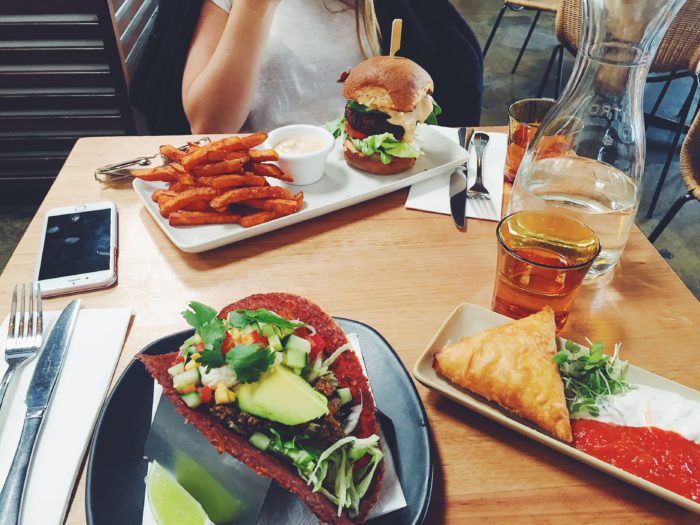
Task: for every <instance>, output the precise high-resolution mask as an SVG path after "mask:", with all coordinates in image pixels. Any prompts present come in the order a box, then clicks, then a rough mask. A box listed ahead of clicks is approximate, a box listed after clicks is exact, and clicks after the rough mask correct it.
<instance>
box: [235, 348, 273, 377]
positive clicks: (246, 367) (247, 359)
mask: <svg viewBox="0 0 700 525" xmlns="http://www.w3.org/2000/svg"><path fill="white" fill-rule="evenodd" d="M226 362H227V363H228V365H229V366H230V367H231V368H233V370H234V372H236V376H237V377H238V381H240V382H241V383H253V382H255V381H257V380H258V379H260V376H261V375H262V374H263V373H264V372H265V371H266V370H267V369H268V368H270V366H272V363H274V362H275V352H274V351H272V350H270V349H269V348H267V347H262V346H260V345H259V344H253V345H236V346H234V347H233V348H232V349H231V350H229V352H228V353H227V354H226Z"/></svg>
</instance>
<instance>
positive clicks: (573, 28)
mask: <svg viewBox="0 0 700 525" xmlns="http://www.w3.org/2000/svg"><path fill="white" fill-rule="evenodd" d="M581 10H582V5H581V0H561V3H560V4H559V9H558V11H557V16H556V19H555V22H554V27H555V33H556V36H557V40H559V45H558V46H556V47H555V48H554V50H553V51H552V54H551V56H550V58H549V62H548V64H547V67H546V69H545V73H544V77H543V79H542V83H541V84H540V89H539V91H538V96H540V97H541V96H542V94H543V93H544V90H545V87H546V85H547V81H548V80H549V75H550V73H551V71H552V67H553V65H554V62H555V61H558V64H557V77H556V82H555V85H554V97H555V98H559V93H560V91H561V83H562V69H563V64H564V48H566V49H568V50H569V51H570V52H571V53H572V54H576V52H577V50H578V47H579V43H580V38H581ZM699 68H700V0H687V1H686V3H685V4H684V5H683V7H681V9H680V11H679V12H678V14H677V15H676V17H675V18H674V19H673V22H671V25H670V26H669V28H668V31H667V32H666V34H665V35H664V37H663V39H662V40H661V43H660V44H659V49H658V50H657V52H656V56H654V60H653V61H652V64H651V68H650V73H652V75H650V76H649V77H648V78H647V82H652V83H655V82H665V84H664V86H663V88H662V89H661V93H660V94H659V97H658V98H657V100H656V102H655V103H654V106H653V107H652V110H651V112H649V113H648V114H646V115H645V124H646V126H654V127H658V128H662V129H665V130H668V131H671V132H673V140H672V141H671V147H670V149H669V151H668V154H667V155H666V161H665V162H664V167H663V169H662V170H661V174H660V176H659V182H658V183H657V186H656V189H655V190H654V196H653V197H652V199H651V204H650V205H649V209H648V210H647V217H651V216H652V214H653V213H654V208H655V207H656V203H657V201H658V199H659V195H660V194H661V189H662V187H663V184H664V182H665V180H666V175H667V174H668V169H669V167H670V166H671V162H672V161H673V157H674V155H675V152H676V148H677V147H678V143H679V142H680V138H681V135H682V134H683V132H684V131H686V130H687V126H686V124H685V122H686V120H687V118H688V114H689V113H690V108H691V106H692V103H693V98H694V96H695V93H696V91H697V88H698V74H699V73H700V71H699ZM679 78H690V79H691V86H690V89H689V90H688V94H687V96H686V97H685V100H684V101H683V104H682V105H681V108H680V111H679V112H678V115H677V117H678V120H672V119H667V118H662V117H659V116H658V115H657V114H656V113H657V111H658V109H659V106H660V105H661V102H662V101H663V98H664V97H665V95H666V92H667V91H668V88H669V85H670V84H671V82H672V81H673V80H676V79H679ZM696 112H697V109H696Z"/></svg>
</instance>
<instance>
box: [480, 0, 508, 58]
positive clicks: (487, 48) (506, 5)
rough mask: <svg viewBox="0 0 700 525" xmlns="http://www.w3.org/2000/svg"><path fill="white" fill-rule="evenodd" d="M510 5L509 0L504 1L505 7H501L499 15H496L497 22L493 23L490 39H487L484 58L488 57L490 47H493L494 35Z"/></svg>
mask: <svg viewBox="0 0 700 525" xmlns="http://www.w3.org/2000/svg"><path fill="white" fill-rule="evenodd" d="M507 7H508V2H504V4H503V7H502V8H501V12H500V13H498V17H496V22H495V23H494V24H493V28H492V29H491V33H490V34H489V37H488V39H487V40H486V45H485V46H484V53H483V55H484V58H486V53H488V51H489V47H491V40H493V35H495V34H496V30H497V29H498V26H499V25H501V19H502V18H503V15H504V14H505V12H506V8H507Z"/></svg>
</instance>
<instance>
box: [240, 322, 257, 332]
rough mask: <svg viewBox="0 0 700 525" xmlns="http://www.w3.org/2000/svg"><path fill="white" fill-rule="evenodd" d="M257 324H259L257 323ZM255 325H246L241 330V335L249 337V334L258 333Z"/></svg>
mask: <svg viewBox="0 0 700 525" xmlns="http://www.w3.org/2000/svg"><path fill="white" fill-rule="evenodd" d="M255 324H257V323H255ZM255 324H248V325H245V326H244V327H243V328H241V335H248V334H249V333H251V332H254V331H256V330H255V328H256V327H255Z"/></svg>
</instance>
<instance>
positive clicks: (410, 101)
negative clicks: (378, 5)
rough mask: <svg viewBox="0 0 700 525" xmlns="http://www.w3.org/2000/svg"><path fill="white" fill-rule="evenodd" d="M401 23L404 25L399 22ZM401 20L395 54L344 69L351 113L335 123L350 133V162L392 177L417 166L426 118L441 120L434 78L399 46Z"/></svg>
mask: <svg viewBox="0 0 700 525" xmlns="http://www.w3.org/2000/svg"><path fill="white" fill-rule="evenodd" d="M397 22H398V24H397ZM400 22H401V21H400V20H394V26H393V31H392V43H391V46H390V49H391V52H392V54H391V55H390V56H379V57H372V58H369V59H367V60H365V61H364V62H361V63H360V64H358V65H357V66H355V67H354V68H352V69H350V70H349V71H348V72H346V73H344V74H343V76H342V77H341V79H340V81H341V82H343V83H344V87H343V96H344V97H345V98H347V99H348V102H347V104H346V106H345V115H344V117H343V118H341V119H340V120H338V121H337V122H335V123H334V127H335V130H334V131H335V134H336V136H339V135H341V134H342V133H344V134H345V139H344V142H343V153H344V156H345V160H346V162H347V163H348V164H349V165H351V166H353V167H355V168H357V169H359V170H362V171H366V172H369V173H374V174H377V175H392V174H395V173H400V172H402V171H406V170H407V169H409V168H411V167H412V166H413V165H414V164H415V162H416V159H417V158H418V156H419V155H420V150H419V148H418V146H417V145H416V144H414V143H413V138H414V134H415V132H416V126H417V125H418V123H420V122H425V123H427V124H436V123H437V120H436V118H435V117H436V115H439V114H440V113H441V109H440V107H439V106H438V105H437V104H436V103H435V101H434V100H433V98H432V96H431V94H432V92H433V89H434V86H433V79H432V78H431V77H430V75H429V74H428V72H427V71H426V70H425V69H423V68H422V67H421V66H419V65H418V64H416V63H415V62H413V61H412V60H410V59H408V58H404V57H397V56H394V55H393V54H394V53H395V52H396V51H397V50H398V48H399V42H400V38H401V36H400V35H401V30H400V27H401V25H400Z"/></svg>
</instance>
